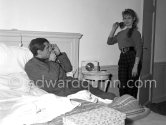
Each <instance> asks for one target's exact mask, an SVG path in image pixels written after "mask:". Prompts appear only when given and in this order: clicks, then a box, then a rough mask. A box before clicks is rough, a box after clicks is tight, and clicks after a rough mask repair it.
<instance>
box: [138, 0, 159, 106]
mask: <svg viewBox="0 0 166 125" xmlns="http://www.w3.org/2000/svg"><path fill="white" fill-rule="evenodd" d="M144 1H146V0H142V39H143V41H144V31H143V23H144V19H143V18H144V8H145V6H144ZM152 2H153V11H152V13H153V16H152V18H153V20H152V27H151V28H152V37H151V45H150V46H151V47H150V48H151V54H150V56H151V58H150V59H151V60H150V72H149V73H147V74H144V75H143V76H142V78H141V80H147V79H151V80H152V79H153V69H154V48H155V26H156V4H157V0H152ZM145 49H147V48H143V51H144V50H145ZM152 89H153V87H149V88H148V100H146V99H143V96H144V95H141V89H140V88H139V90H138V96H137V97H138V100H139V101H140V103H141V104H143V105H146V104H148V103H151V102H152Z"/></svg>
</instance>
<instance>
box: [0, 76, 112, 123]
mask: <svg viewBox="0 0 166 125" xmlns="http://www.w3.org/2000/svg"><path fill="white" fill-rule="evenodd" d="M73 99H82V100H86V101H89V102H94V103H96V102H98V101H101V102H105V103H108V102H111V100H110V101H109V100H104V99H101V98H99V97H97V96H95V95H93V94H91V93H90V92H88V91H87V90H82V91H80V92H77V93H75V94H72V95H69V96H67V97H60V96H56V95H54V94H50V93H47V92H45V91H44V90H42V89H39V88H37V87H36V86H35V85H34V84H33V83H32V82H31V81H30V80H29V78H28V77H27V75H26V74H25V73H12V74H6V75H0V125H10V124H13V123H15V125H23V124H25V125H30V124H35V123H45V122H48V121H51V120H52V119H54V118H55V117H58V116H60V115H62V114H65V113H67V112H69V111H72V110H73V109H74V108H75V107H78V106H80V104H81V103H80V102H77V101H74V100H73Z"/></svg>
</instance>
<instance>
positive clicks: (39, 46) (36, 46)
mask: <svg viewBox="0 0 166 125" xmlns="http://www.w3.org/2000/svg"><path fill="white" fill-rule="evenodd" d="M45 42H47V43H49V41H48V40H47V39H45V38H36V39H32V40H31V42H30V44H29V49H30V51H31V52H32V53H33V56H37V54H38V53H37V51H38V50H42V51H43V50H44V47H45V45H44V43H45Z"/></svg>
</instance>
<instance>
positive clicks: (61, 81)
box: [25, 38, 115, 100]
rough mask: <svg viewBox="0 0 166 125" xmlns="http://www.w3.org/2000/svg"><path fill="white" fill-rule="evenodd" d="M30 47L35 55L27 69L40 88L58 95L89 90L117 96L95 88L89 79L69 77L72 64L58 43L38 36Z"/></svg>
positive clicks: (99, 94) (101, 94)
mask: <svg viewBox="0 0 166 125" xmlns="http://www.w3.org/2000/svg"><path fill="white" fill-rule="evenodd" d="M29 49H30V51H31V52H32V53H33V56H34V57H33V58H32V59H30V60H29V61H28V62H27V63H26V65H25V71H26V73H27V75H28V77H29V78H30V79H31V80H32V81H33V82H34V84H35V85H36V86H38V87H39V88H41V89H43V90H45V91H47V92H49V93H54V94H56V95H58V96H67V95H70V94H74V93H76V92H78V91H81V90H89V91H90V92H91V93H92V94H94V95H96V96H98V97H101V98H104V99H111V100H112V99H113V98H114V97H115V95H114V94H112V93H105V92H103V91H102V90H99V89H97V88H93V87H92V86H91V85H90V84H88V82H87V81H79V80H78V79H74V78H71V77H67V76H66V73H67V72H71V71H72V65H71V63H70V60H69V59H68V57H67V55H66V53H65V52H60V49H59V48H58V46H57V45H56V44H54V45H52V44H50V43H49V41H48V40H47V39H45V38H36V39H33V40H32V41H31V42H30V44H29Z"/></svg>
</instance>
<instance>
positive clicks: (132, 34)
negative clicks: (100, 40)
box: [107, 9, 143, 98]
mask: <svg viewBox="0 0 166 125" xmlns="http://www.w3.org/2000/svg"><path fill="white" fill-rule="evenodd" d="M122 17H123V22H121V23H117V22H116V23H114V24H113V26H112V30H111V32H110V34H109V37H108V40H107V44H108V45H113V44H115V43H118V46H119V49H120V51H121V53H120V58H119V62H118V66H119V67H118V78H119V81H120V84H119V94H120V96H122V95H124V94H129V95H132V96H133V97H135V98H137V92H138V82H137V80H138V79H139V76H140V71H141V55H142V45H143V44H142V40H141V34H140V32H139V31H138V30H137V22H138V18H137V15H136V13H135V12H134V10H132V9H125V10H124V11H123V12H122ZM118 27H120V28H122V27H123V28H124V27H125V29H123V30H121V31H120V32H118V33H117V34H116V35H114V34H115V32H116V30H117V28H118Z"/></svg>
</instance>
